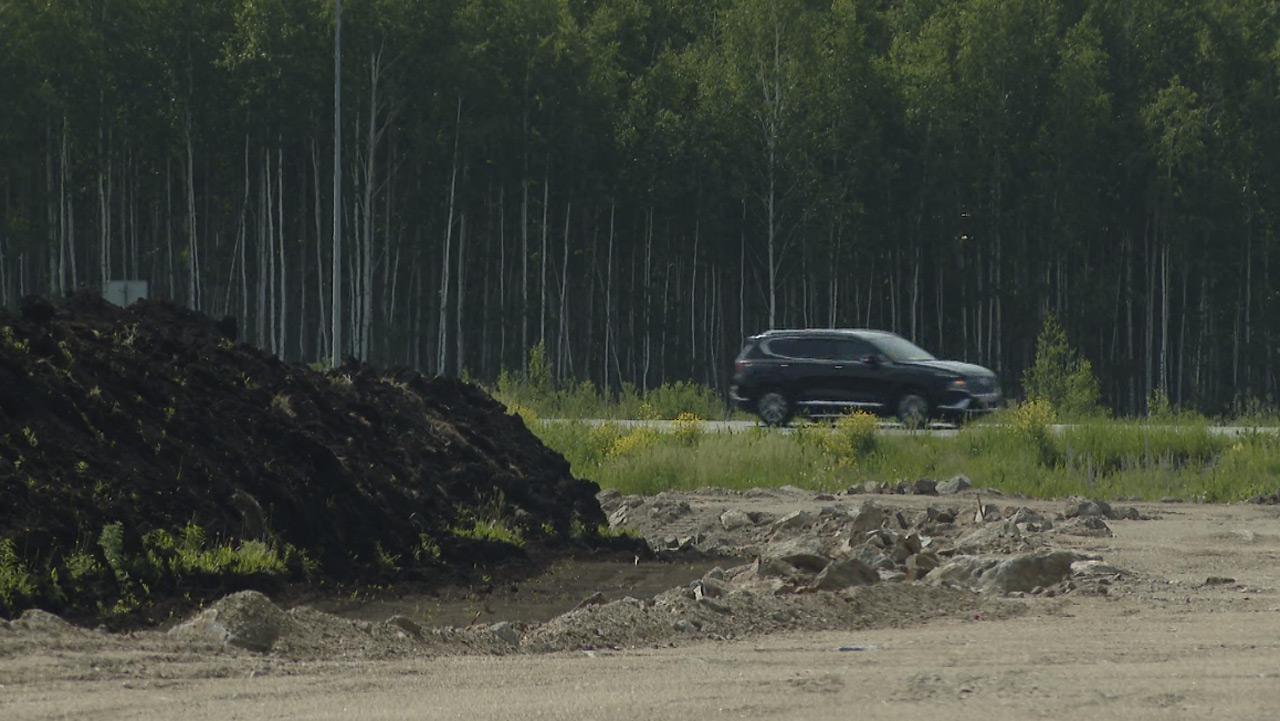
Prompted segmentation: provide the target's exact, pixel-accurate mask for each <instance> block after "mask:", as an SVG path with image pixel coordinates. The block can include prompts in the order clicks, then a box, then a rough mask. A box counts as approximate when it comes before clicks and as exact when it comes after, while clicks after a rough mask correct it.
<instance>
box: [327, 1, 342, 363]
mask: <svg viewBox="0 0 1280 721" xmlns="http://www.w3.org/2000/svg"><path fill="white" fill-rule="evenodd" d="M333 18H334V21H333V288H332V292H333V296H332V300H331V304H332V313H331V316H332V323H333V334H332V335H333V345H332V346H331V351H330V357H329V362H330V365H331V366H332V367H334V368H337V367H338V366H339V365H341V363H342V350H343V348H342V0H333Z"/></svg>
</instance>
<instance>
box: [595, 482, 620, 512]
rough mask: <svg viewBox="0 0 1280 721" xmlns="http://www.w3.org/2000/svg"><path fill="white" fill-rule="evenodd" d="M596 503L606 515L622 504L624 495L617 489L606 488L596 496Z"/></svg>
mask: <svg viewBox="0 0 1280 721" xmlns="http://www.w3.org/2000/svg"><path fill="white" fill-rule="evenodd" d="M596 502H597V503H599V504H600V508H601V510H603V511H604V512H605V513H610V514H611V513H613V511H614V510H615V509H616V508H617V507H618V506H619V505H621V504H622V494H621V493H619V492H618V489H616V488H606V489H604V490H603V491H600V492H599V493H597V494H596Z"/></svg>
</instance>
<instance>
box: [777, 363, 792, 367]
mask: <svg viewBox="0 0 1280 721" xmlns="http://www.w3.org/2000/svg"><path fill="white" fill-rule="evenodd" d="M778 367H779V368H790V367H791V364H790V363H779V364H778Z"/></svg>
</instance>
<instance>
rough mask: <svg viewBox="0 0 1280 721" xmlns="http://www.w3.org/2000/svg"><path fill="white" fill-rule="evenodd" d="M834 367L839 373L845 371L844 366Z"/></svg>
mask: <svg viewBox="0 0 1280 721" xmlns="http://www.w3.org/2000/svg"><path fill="white" fill-rule="evenodd" d="M833 367H834V368H835V369H836V370H838V371H842V370H844V366H842V365H838V366H833Z"/></svg>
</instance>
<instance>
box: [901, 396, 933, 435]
mask: <svg viewBox="0 0 1280 721" xmlns="http://www.w3.org/2000/svg"><path fill="white" fill-rule="evenodd" d="M897 411H898V420H899V421H901V422H902V425H904V426H906V427H907V428H923V427H924V426H925V425H926V424H927V423H928V422H929V401H927V400H925V399H924V396H922V395H920V394H919V393H916V392H914V391H908V392H906V393H904V394H903V395H902V397H901V398H899V399H898V405H897Z"/></svg>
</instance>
